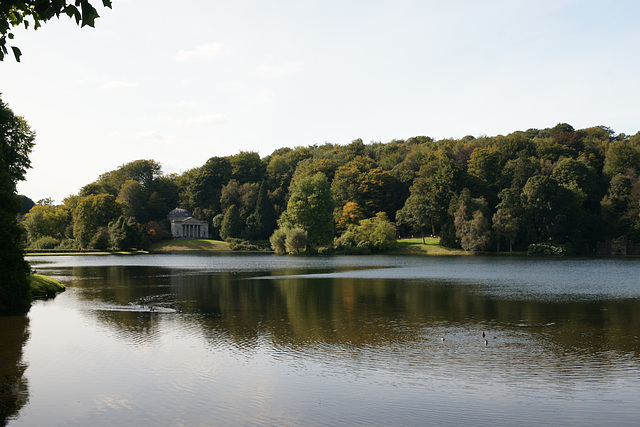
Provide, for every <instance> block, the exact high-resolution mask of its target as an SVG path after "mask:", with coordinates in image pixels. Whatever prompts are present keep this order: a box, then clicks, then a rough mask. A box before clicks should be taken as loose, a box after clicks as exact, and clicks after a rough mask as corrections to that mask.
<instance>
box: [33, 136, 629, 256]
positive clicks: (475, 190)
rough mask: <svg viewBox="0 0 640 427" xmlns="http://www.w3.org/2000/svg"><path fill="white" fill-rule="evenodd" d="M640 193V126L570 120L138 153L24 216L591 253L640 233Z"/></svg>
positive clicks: (151, 231)
mask: <svg viewBox="0 0 640 427" xmlns="http://www.w3.org/2000/svg"><path fill="white" fill-rule="evenodd" d="M639 201H640V132H639V133H637V134H635V135H633V136H627V135H624V134H616V133H615V132H614V131H613V130H611V129H609V128H607V127H605V126H596V127H591V128H586V129H579V130H575V129H574V128H573V127H572V126H570V125H569V124H566V123H561V124H558V125H557V126H555V127H553V128H546V129H528V130H526V131H516V132H513V133H510V134H508V135H506V136H503V135H498V136H492V137H488V136H482V137H479V138H475V137H472V136H466V137H464V138H461V139H443V140H434V139H432V138H430V137H425V136H418V137H413V138H409V139H407V140H393V141H390V142H386V143H382V142H371V143H369V144H365V143H363V141H362V140H359V139H358V140H355V141H353V142H351V143H350V144H346V145H339V144H328V143H327V144H323V145H311V146H300V147H295V148H280V149H277V150H275V151H274V152H273V153H271V154H270V155H268V156H266V157H264V158H261V157H260V156H259V154H258V153H256V152H239V153H238V154H235V155H232V156H226V157H212V158H210V159H209V160H207V162H206V163H205V164H204V165H202V166H200V167H197V168H194V169H191V170H188V171H186V172H184V173H181V174H164V173H163V172H162V169H161V165H160V164H159V163H157V162H155V161H154V160H138V161H135V162H131V163H128V164H125V165H123V166H121V167H120V168H118V169H117V170H114V171H111V172H106V173H104V174H102V175H101V176H100V177H99V178H98V179H97V180H96V181H95V182H92V183H89V184H87V185H85V186H84V187H83V188H82V189H81V190H80V192H79V193H78V194H77V195H72V196H69V197H68V198H67V199H65V200H64V202H63V203H62V204H61V205H58V206H53V205H52V204H51V203H50V201H47V200H44V201H39V202H38V203H37V204H35V205H34V206H33V207H31V208H30V209H29V210H28V213H26V215H24V217H23V219H22V224H23V226H24V228H25V229H26V232H27V234H26V235H27V242H28V245H29V246H31V247H33V248H39V247H40V248H45V247H80V248H92V247H94V248H101V247H102V248H106V247H118V246H122V245H124V246H129V245H132V246H131V247H143V246H144V245H146V244H148V243H149V242H151V241H154V240H158V239H164V238H168V237H169V232H168V223H167V220H166V215H167V213H168V212H169V211H171V209H173V208H175V207H177V206H180V207H183V208H186V209H189V210H190V211H191V212H192V213H193V215H194V217H196V218H198V219H201V220H205V221H209V223H210V224H211V226H210V229H211V237H212V238H222V239H229V238H235V239H244V240H248V241H264V240H266V239H269V238H270V237H271V236H274V232H275V231H276V230H280V231H279V232H278V233H279V234H278V235H279V237H277V236H274V239H272V244H275V245H274V248H275V249H276V250H278V249H279V248H284V246H285V245H284V242H285V241H286V237H287V233H289V234H291V239H294V240H296V239H297V240H298V241H300V242H301V243H298V244H297V245H293V246H290V249H292V251H296V250H299V249H300V248H304V247H306V246H307V245H309V246H314V247H331V248H343V249H345V248H351V250H353V251H358V250H361V251H363V252H372V251H373V252H375V251H377V250H383V249H388V248H389V247H392V246H393V240H395V239H396V237H398V236H403V237H407V236H423V237H424V236H425V235H436V236H439V237H440V239H441V244H442V245H444V246H447V247H451V248H462V249H464V250H468V251H505V250H526V249H527V248H530V247H531V245H539V246H538V247H542V248H543V249H544V250H563V251H564V250H571V251H575V252H576V253H578V254H584V253H590V252H594V251H595V250H596V249H597V248H598V245H599V244H600V245H603V244H605V243H606V242H610V241H613V240H616V239H617V240H618V241H619V240H621V239H622V240H623V241H624V242H626V243H638V242H640V216H639V215H640V202H639ZM27 202H28V201H27ZM292 230H297V231H292ZM118 235H119V236H121V239H120V243H118V239H116V238H115V237H114V236H118ZM122 236H129V237H130V238H129V239H128V240H127V239H124V238H123V237H122ZM296 236H297V237H296ZM275 237H277V239H276V238H275ZM278 242H280V243H278ZM356 248H359V249H356ZM283 251H284V250H283Z"/></svg>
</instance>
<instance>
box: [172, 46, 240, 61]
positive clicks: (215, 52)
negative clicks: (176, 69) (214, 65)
mask: <svg viewBox="0 0 640 427" xmlns="http://www.w3.org/2000/svg"><path fill="white" fill-rule="evenodd" d="M228 51H229V48H228V47H227V46H225V45H224V44H222V43H216V42H213V43H205V44H202V45H200V46H197V47H196V48H194V49H190V50H180V51H178V53H176V55H175V56H174V59H175V60H176V61H185V62H186V61H207V60H211V59H215V58H219V57H220V56H222V55H225V54H226V53H228Z"/></svg>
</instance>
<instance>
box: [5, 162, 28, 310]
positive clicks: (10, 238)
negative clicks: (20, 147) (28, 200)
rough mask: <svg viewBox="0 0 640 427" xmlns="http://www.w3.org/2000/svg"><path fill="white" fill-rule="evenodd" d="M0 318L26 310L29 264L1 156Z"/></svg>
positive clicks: (16, 205) (15, 200) (12, 188)
mask: <svg viewBox="0 0 640 427" xmlns="http://www.w3.org/2000/svg"><path fill="white" fill-rule="evenodd" d="M0 200H1V201H2V202H1V203H0V224H2V226H1V227H0V315H2V316H6V315H20V314H24V313H26V312H27V311H29V307H30V302H31V301H30V295H29V281H28V279H27V275H28V274H29V264H27V262H26V261H25V260H24V254H23V252H22V249H21V245H20V239H21V230H20V227H19V226H18V223H17V221H16V216H17V215H18V213H19V212H20V204H21V203H20V199H19V198H18V197H17V196H16V195H15V184H14V182H13V181H12V179H11V178H10V176H9V173H8V172H7V169H6V167H5V166H4V162H3V161H2V157H1V153H0Z"/></svg>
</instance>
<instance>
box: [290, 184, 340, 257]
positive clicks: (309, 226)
mask: <svg viewBox="0 0 640 427" xmlns="http://www.w3.org/2000/svg"><path fill="white" fill-rule="evenodd" d="M333 207H334V201H333V197H332V196H331V186H330V185H329V180H328V179H327V176H326V175H325V174H323V173H317V174H315V175H313V176H305V177H303V178H299V179H296V180H294V181H293V183H292V184H291V191H290V197H289V202H288V203H287V209H286V210H285V212H284V213H283V214H282V217H281V218H280V223H281V226H285V227H288V228H295V227H299V228H302V229H303V230H305V231H306V232H307V233H308V235H309V243H310V244H312V245H323V244H327V243H329V242H331V241H332V240H333V237H334V224H333Z"/></svg>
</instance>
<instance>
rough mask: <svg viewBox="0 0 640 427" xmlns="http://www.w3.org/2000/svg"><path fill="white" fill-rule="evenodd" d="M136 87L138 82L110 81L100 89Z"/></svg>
mask: <svg viewBox="0 0 640 427" xmlns="http://www.w3.org/2000/svg"><path fill="white" fill-rule="evenodd" d="M136 86H138V82H132V81H126V80H111V81H109V82H106V83H104V84H103V85H102V89H108V90H110V89H125V88H129V87H136Z"/></svg>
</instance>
